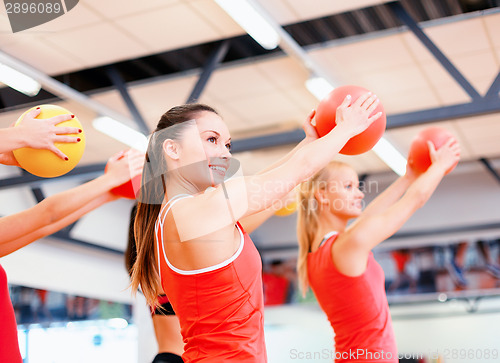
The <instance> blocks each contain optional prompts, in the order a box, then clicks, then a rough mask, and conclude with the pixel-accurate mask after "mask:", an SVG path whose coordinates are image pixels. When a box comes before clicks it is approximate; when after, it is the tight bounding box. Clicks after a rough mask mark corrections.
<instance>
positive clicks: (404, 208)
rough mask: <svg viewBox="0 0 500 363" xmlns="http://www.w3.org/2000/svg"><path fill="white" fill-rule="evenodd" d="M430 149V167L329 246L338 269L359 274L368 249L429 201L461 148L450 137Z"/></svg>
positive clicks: (382, 239)
mask: <svg viewBox="0 0 500 363" xmlns="http://www.w3.org/2000/svg"><path fill="white" fill-rule="evenodd" d="M429 151H430V155H431V160H432V164H431V166H430V167H429V169H427V171H426V172H425V173H423V174H421V175H420V176H419V177H418V178H417V179H416V180H415V181H414V182H413V183H412V184H411V186H410V187H409V188H408V190H407V191H406V193H405V194H404V195H403V196H402V197H401V198H400V199H399V200H398V201H397V202H395V203H394V204H393V205H392V206H390V207H389V208H387V209H385V210H384V211H383V212H381V213H378V214H373V215H367V216H363V215H362V216H360V218H358V219H357V220H356V221H355V222H354V223H353V224H352V225H351V226H349V227H348V228H347V230H346V231H345V232H344V233H342V234H341V235H340V236H339V238H338V240H337V241H336V243H334V244H333V246H332V255H333V259H334V262H335V265H336V266H337V268H338V269H339V271H341V272H343V273H345V274H347V275H352V276H355V275H359V274H361V273H362V272H363V271H364V270H365V268H366V258H367V257H368V254H369V253H370V251H371V249H372V248H374V247H375V246H376V245H378V244H379V243H381V242H382V241H384V240H386V239H387V238H389V237H390V236H392V235H393V234H394V233H396V232H397V231H398V230H399V229H400V228H401V227H402V226H403V224H404V223H405V222H406V221H407V220H408V219H409V218H410V217H411V216H412V215H413V213H415V211H417V210H418V209H419V208H421V207H422V206H423V205H424V204H425V203H426V202H427V201H428V200H429V198H430V197H431V195H432V193H434V191H435V190H436V188H437V186H438V185H439V183H440V182H441V180H442V179H443V176H444V175H445V172H446V170H448V168H450V167H451V166H452V165H454V164H455V162H456V161H457V160H458V159H459V157H460V147H459V145H458V143H457V141H456V140H455V139H450V140H449V141H448V142H447V143H446V144H445V145H443V146H442V147H441V148H440V149H439V150H437V151H436V150H435V148H434V145H432V143H429Z"/></svg>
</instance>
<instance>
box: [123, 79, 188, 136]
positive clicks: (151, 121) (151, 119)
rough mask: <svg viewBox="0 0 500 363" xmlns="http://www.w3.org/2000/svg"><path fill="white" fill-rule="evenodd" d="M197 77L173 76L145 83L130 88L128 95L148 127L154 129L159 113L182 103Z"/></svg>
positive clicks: (161, 113)
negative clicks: (166, 79)
mask: <svg viewBox="0 0 500 363" xmlns="http://www.w3.org/2000/svg"><path fill="white" fill-rule="evenodd" d="M196 80H197V77H195V76H189V77H184V78H175V79H171V80H169V81H166V82H158V83H152V84H145V85H141V86H137V87H134V88H131V89H130V90H129V92H130V96H131V97H132V99H133V100H134V102H135V103H136V106H137V108H138V109H139V112H140V113H141V115H142V117H143V118H144V119H145V121H146V123H147V125H148V126H149V127H150V129H151V130H152V129H154V128H155V127H156V124H157V123H158V121H159V120H160V117H161V115H163V114H164V113H165V112H166V111H168V110H169V109H170V108H171V107H173V106H176V105H180V104H183V103H185V102H186V101H187V98H188V97H189V95H190V94H191V90H192V89H193V87H194V85H195V83H196Z"/></svg>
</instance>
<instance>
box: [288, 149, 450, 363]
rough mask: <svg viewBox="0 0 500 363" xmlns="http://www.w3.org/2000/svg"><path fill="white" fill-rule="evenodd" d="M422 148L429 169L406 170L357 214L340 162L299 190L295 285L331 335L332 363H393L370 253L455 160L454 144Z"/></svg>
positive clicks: (356, 196) (355, 196)
mask: <svg viewBox="0 0 500 363" xmlns="http://www.w3.org/2000/svg"><path fill="white" fill-rule="evenodd" d="M429 147H430V154H431V159H432V160H433V163H432V165H431V167H429V169H428V170H427V171H426V172H425V173H423V174H421V175H419V176H417V175H416V174H415V173H414V172H413V171H412V170H411V169H410V168H408V169H407V173H406V174H405V175H404V176H402V177H400V178H399V179H398V180H397V181H395V182H394V183H393V184H392V185H391V186H390V187H389V188H387V189H386V190H385V191H384V192H383V193H382V194H380V195H379V196H378V197H377V198H376V199H375V200H374V201H373V202H371V203H370V205H368V206H367V208H366V209H365V210H364V211H362V201H363V197H364V194H363V193H362V192H361V191H360V190H359V180H358V176H357V174H356V172H355V171H354V169H352V168H351V167H350V166H349V165H347V164H343V163H340V162H332V163H330V164H329V165H328V166H327V167H326V168H324V169H323V170H322V171H320V172H319V173H317V174H316V175H315V176H314V177H313V178H311V179H310V180H309V181H307V182H305V183H303V184H302V186H301V191H300V203H299V214H298V223H297V231H298V240H299V258H298V266H297V267H298V272H299V281H300V283H301V288H302V291H303V293H305V291H306V290H307V289H308V287H309V286H310V287H311V288H312V290H313V292H314V294H315V295H316V298H317V300H318V302H319V304H320V306H321V308H322V309H323V310H324V311H325V313H326V314H327V316H328V319H329V321H330V324H331V325H332V327H333V329H334V331H335V361H336V362H351V361H354V362H355V361H358V362H398V357H397V348H396V341H395V337H394V332H393V328H392V321H391V316H390V313H389V306H388V304H387V297H386V294H385V288H384V280H385V278H384V272H383V271H382V268H381V267H380V265H379V264H378V263H377V262H376V261H375V259H374V258H373V254H372V252H371V249H372V248H373V247H375V246H376V245H377V244H379V243H381V242H382V241H384V240H385V239H386V238H388V237H390V236H391V235H392V234H394V233H395V232H396V231H397V230H398V229H399V228H400V227H401V226H402V225H403V224H404V223H405V222H406V221H407V220H408V219H409V218H410V216H411V215H412V214H413V213H414V212H415V211H416V210H417V209H418V208H420V207H422V206H423V205H424V203H425V202H426V201H427V200H428V199H429V198H430V196H431V194H432V193H433V192H434V190H435V188H436V187H437V185H438V184H439V182H440V181H441V179H442V178H443V176H444V174H445V171H446V170H447V169H448V168H449V167H450V166H451V165H453V164H454V163H455V162H456V161H457V160H458V158H459V153H460V150H459V146H458V143H457V142H456V140H450V142H448V143H447V144H445V145H444V146H443V147H441V148H440V149H439V150H437V151H436V150H434V147H433V146H432V145H429ZM352 218H357V220H356V221H355V222H354V223H352V224H350V225H349V227H348V226H347V223H348V221H349V220H350V219H352Z"/></svg>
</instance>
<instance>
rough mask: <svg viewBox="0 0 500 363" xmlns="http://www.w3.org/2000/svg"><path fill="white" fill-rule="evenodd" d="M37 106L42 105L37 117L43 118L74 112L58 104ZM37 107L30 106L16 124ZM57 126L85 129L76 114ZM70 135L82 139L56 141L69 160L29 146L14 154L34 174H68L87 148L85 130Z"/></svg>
mask: <svg viewBox="0 0 500 363" xmlns="http://www.w3.org/2000/svg"><path fill="white" fill-rule="evenodd" d="M36 107H40V109H41V112H40V114H39V115H38V116H37V117H36V118H37V119H41V120H43V119H48V118H51V117H54V116H58V115H64V114H72V112H70V111H68V110H66V109H65V108H63V107H60V106H56V105H40V106H36ZM36 107H33V108H30V109H29V110H28V111H26V112H25V113H23V114H22V115H21V117H19V119H18V120H17V122H16V124H15V126H17V125H19V123H20V122H21V120H22V119H23V117H24V115H26V114H27V113H28V112H30V111H32V110H33V109H35V108H36ZM56 126H57V127H61V126H62V127H77V128H79V129H80V130H83V128H82V124H81V123H80V121H78V118H77V117H76V116H75V117H74V118H72V119H71V120H68V121H63V122H61V123H59V124H57V125H56ZM68 136H78V137H79V138H80V139H81V141H80V142H75V143H63V142H55V143H54V145H55V146H56V147H57V148H58V149H59V150H61V151H62V152H63V153H64V154H66V155H67V156H68V159H69V160H67V161H66V160H62V159H61V158H59V157H58V156H57V155H56V154H54V153H53V152H52V151H50V150H46V149H32V148H29V147H23V148H21V149H16V150H14V151H13V153H14V156H15V158H16V160H17V162H18V163H19V165H21V167H22V168H23V169H24V170H26V171H27V172H29V173H31V174H33V175H36V176H40V177H43V178H54V177H56V176H60V175H63V174H66V173H67V172H69V171H70V170H72V169H73V168H74V167H75V166H76V165H77V164H78V162H79V161H80V159H81V158H82V155H83V152H84V150H85V133H84V132H83V131H82V133H80V134H68Z"/></svg>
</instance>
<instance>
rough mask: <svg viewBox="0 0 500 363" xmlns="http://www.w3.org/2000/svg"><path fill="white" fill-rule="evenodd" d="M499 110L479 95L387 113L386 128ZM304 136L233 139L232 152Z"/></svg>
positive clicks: (282, 134)
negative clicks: (463, 100)
mask: <svg viewBox="0 0 500 363" xmlns="http://www.w3.org/2000/svg"><path fill="white" fill-rule="evenodd" d="M497 112H500V102H499V100H498V98H497V99H494V98H481V99H480V100H477V101H474V102H471V103H464V104H459V105H453V106H445V107H437V108H431V109H427V110H422V111H414V112H407V113H400V114H395V115H388V116H387V129H388V130H389V129H395V128H399V127H406V126H413V125H420V124H424V123H432V122H438V121H445V120H456V119H460V118H466V117H472V116H480V115H485V114H490V113H497ZM303 138H304V131H303V130H302V129H295V130H292V131H284V132H277V133H274V134H269V135H264V136H255V137H249V138H245V139H238V140H234V141H233V144H232V149H231V150H232V152H242V151H250V150H257V149H263V148H268V147H275V146H282V145H288V144H296V143H298V142H300V141H301V140H302V139H303Z"/></svg>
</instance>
